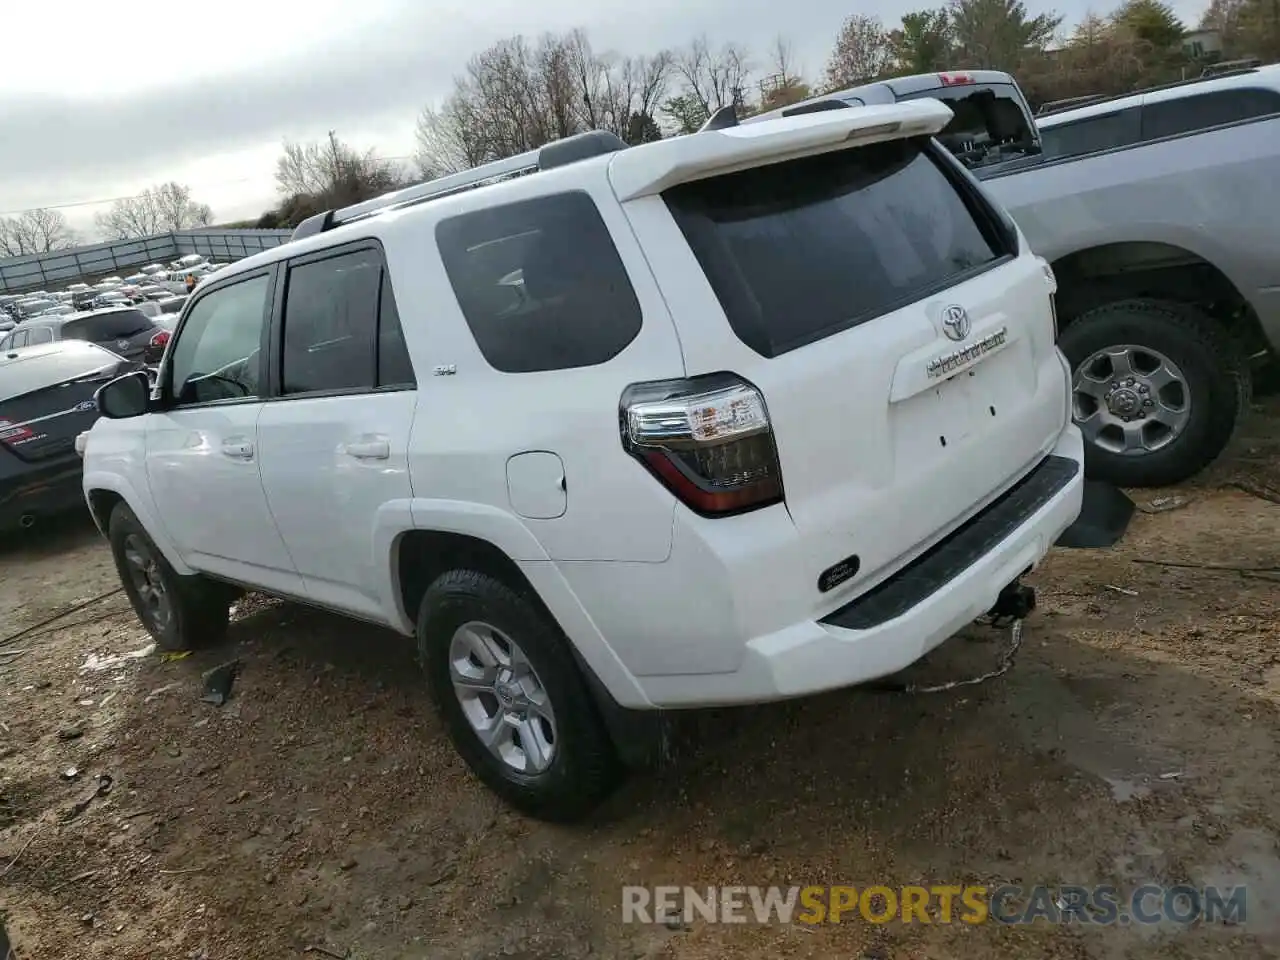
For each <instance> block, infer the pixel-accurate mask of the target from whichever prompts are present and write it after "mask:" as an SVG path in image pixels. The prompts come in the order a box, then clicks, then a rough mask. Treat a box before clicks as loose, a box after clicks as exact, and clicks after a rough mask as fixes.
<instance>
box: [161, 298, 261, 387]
mask: <svg viewBox="0 0 1280 960" xmlns="http://www.w3.org/2000/svg"><path fill="white" fill-rule="evenodd" d="M270 286H271V285H270V280H269V278H268V277H267V276H265V275H264V276H260V277H254V278H252V279H250V280H243V281H241V282H239V283H236V284H233V285H231V286H228V287H221V288H219V289H217V290H214V291H212V292H210V293H208V294H206V295H205V296H203V297H201V298H200V300H199V301H198V302H197V303H195V304H194V305H193V306H192V308H191V313H190V315H189V316H188V317H187V321H186V323H185V324H184V325H183V328H182V332H181V334H180V335H179V336H178V338H177V340H176V342H175V343H174V344H173V346H172V348H171V349H170V354H169V356H170V360H169V371H170V376H171V379H170V385H171V389H172V390H173V394H174V397H175V399H176V400H177V402H178V403H180V404H188V403H209V402H212V401H216V400H233V399H242V398H245V397H258V396H261V392H260V386H259V382H258V381H259V369H260V363H259V358H260V356H261V354H260V351H261V346H262V331H263V326H264V325H265V323H266V320H267V308H268V301H267V294H268V292H269V290H270Z"/></svg>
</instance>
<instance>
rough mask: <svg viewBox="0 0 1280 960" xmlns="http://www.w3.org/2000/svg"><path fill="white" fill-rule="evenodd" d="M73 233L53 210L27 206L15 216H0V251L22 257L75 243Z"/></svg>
mask: <svg viewBox="0 0 1280 960" xmlns="http://www.w3.org/2000/svg"><path fill="white" fill-rule="evenodd" d="M76 241H77V238H76V234H75V231H73V230H72V229H71V228H70V227H69V226H68V225H67V218H66V217H64V216H63V215H62V214H61V213H60V212H59V211H57V210H49V209H45V208H39V209H35V210H27V211H25V212H23V213H20V214H19V215H18V216H16V217H0V254H3V255H4V256H6V257H22V256H27V255H29V254H35V253H52V252H53V251H55V250H66V249H67V248H69V247H74V246H75V245H76Z"/></svg>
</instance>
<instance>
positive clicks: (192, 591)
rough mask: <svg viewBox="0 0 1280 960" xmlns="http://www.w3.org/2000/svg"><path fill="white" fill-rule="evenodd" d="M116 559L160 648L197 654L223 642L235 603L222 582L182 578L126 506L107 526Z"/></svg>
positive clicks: (123, 580) (137, 609) (128, 591)
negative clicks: (215, 582)
mask: <svg viewBox="0 0 1280 960" xmlns="http://www.w3.org/2000/svg"><path fill="white" fill-rule="evenodd" d="M107 538H108V540H109V541H110V543H111V556H112V559H114V560H115V564H116V571H117V572H118V573H119V574H120V583H121V586H122V587H123V588H124V592H125V595H126V596H127V597H128V598H129V602H130V603H131V604H132V605H133V610H134V613H136V614H137V615H138V619H139V620H140V621H142V625H143V626H144V627H146V628H147V632H148V633H150V634H151V636H152V637H153V638H154V639H155V641H156V646H157V647H159V648H160V649H161V650H193V649H196V648H199V647H207V646H212V645H214V644H216V643H218V642H220V641H221V640H222V639H223V637H224V636H225V635H226V632H227V620H228V614H229V607H230V602H229V601H228V599H227V596H228V593H227V591H226V590H225V589H222V588H220V586H219V585H218V584H214V583H209V582H208V581H206V580H204V578H202V577H198V576H191V577H184V576H181V575H179V574H178V573H177V572H176V571H175V570H174V569H173V567H171V566H170V565H169V561H167V560H165V558H164V554H162V553H161V552H160V549H159V548H158V547H157V546H156V545H155V541H153V540H152V539H151V536H150V535H149V534H148V533H147V531H146V528H144V527H143V526H142V524H141V522H139V520H138V518H137V517H136V516H134V513H133V511H132V510H130V509H129V507H128V505H127V504H125V503H118V504H116V506H115V509H114V510H112V511H111V519H110V521H109V522H108V526H107Z"/></svg>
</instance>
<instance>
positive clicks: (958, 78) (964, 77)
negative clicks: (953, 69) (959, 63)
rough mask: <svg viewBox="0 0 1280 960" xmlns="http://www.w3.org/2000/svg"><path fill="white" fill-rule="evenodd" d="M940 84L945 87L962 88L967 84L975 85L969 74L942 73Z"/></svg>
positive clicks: (939, 75) (939, 76)
mask: <svg viewBox="0 0 1280 960" xmlns="http://www.w3.org/2000/svg"><path fill="white" fill-rule="evenodd" d="M938 82H939V83H941V84H942V85H943V86H944V87H962V86H964V85H965V84H968V83H973V77H971V76H969V74H967V73H940V74H938Z"/></svg>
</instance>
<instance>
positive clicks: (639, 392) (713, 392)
mask: <svg viewBox="0 0 1280 960" xmlns="http://www.w3.org/2000/svg"><path fill="white" fill-rule="evenodd" d="M620 420H621V428H622V445H623V447H624V448H626V451H627V452H628V453H629V454H631V455H632V456H633V457H635V458H636V459H637V460H639V461H640V462H641V463H643V464H644V465H645V466H646V467H648V469H649V471H650V472H651V473H652V474H653V475H654V476H655V477H657V478H658V479H659V480H660V481H662V483H663V484H664V485H665V486H666V487H667V488H668V489H669V490H670V491H671V492H672V493H673V494H675V495H676V496H677V497H678V498H679V499H680V501H681V502H682V503H684V504H685V506H687V507H689V508H690V509H691V510H694V511H696V512H698V513H701V514H704V515H707V516H723V515H726V514H732V513H741V512H742V511H745V510H754V509H756V508H758V507H764V506H768V505H769V504H772V503H778V502H779V501H781V500H782V470H781V468H780V467H779V464H778V450H777V446H776V445H775V443H774V438H773V427H772V426H771V425H770V423H769V412H768V410H766V409H765V405H764V397H762V396H761V395H760V391H759V390H757V389H756V388H755V387H753V386H752V385H751V384H749V383H747V382H746V381H745V380H742V379H741V378H739V377H736V376H734V375H732V374H712V375H709V376H705V377H693V378H690V379H686V380H662V381H657V382H653V383H641V384H635V385H633V386H630V387H628V388H627V389H626V390H625V391H624V392H623V394H622V402H621V409H620Z"/></svg>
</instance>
